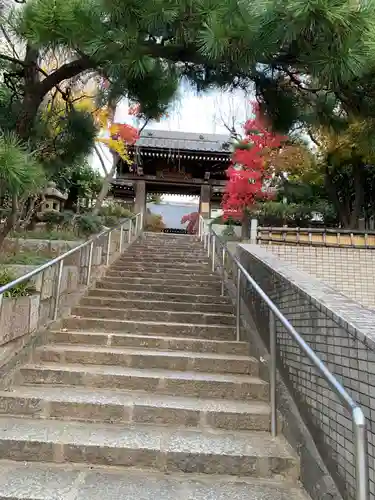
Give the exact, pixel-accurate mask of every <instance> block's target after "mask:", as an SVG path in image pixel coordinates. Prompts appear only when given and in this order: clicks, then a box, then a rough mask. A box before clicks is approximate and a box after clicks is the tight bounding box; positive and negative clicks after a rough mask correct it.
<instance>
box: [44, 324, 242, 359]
mask: <svg viewBox="0 0 375 500" xmlns="http://www.w3.org/2000/svg"><path fill="white" fill-rule="evenodd" d="M48 340H49V341H50V342H51V343H57V344H83V345H97V346H100V345H101V346H119V347H143V348H150V349H159V350H162V351H166V350H170V351H176V350H177V351H190V352H207V353H208V352H211V353H217V354H239V355H245V354H247V353H248V349H249V346H248V344H247V343H246V342H229V341H223V340H204V339H194V338H191V339H190V338H181V337H163V336H151V335H136V334H126V333H106V332H78V331H68V330H63V331H50V332H48Z"/></svg>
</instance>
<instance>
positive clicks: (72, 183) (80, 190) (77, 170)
mask: <svg viewBox="0 0 375 500" xmlns="http://www.w3.org/2000/svg"><path fill="white" fill-rule="evenodd" d="M52 180H53V181H55V182H56V184H57V187H58V189H60V190H61V191H63V192H69V194H70V197H72V198H74V201H77V200H78V198H81V199H90V198H95V197H96V196H97V195H98V193H99V192H100V189H101V187H102V184H103V177H102V176H101V175H100V173H99V172H98V171H97V170H94V169H93V168H92V167H91V165H89V164H88V163H87V162H79V163H73V164H68V165H65V167H64V168H63V169H61V170H60V171H58V172H55V173H54V175H53V177H52Z"/></svg>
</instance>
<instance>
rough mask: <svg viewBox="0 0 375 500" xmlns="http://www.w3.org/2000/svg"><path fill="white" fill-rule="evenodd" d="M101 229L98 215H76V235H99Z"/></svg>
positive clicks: (100, 219) (100, 220)
mask: <svg viewBox="0 0 375 500" xmlns="http://www.w3.org/2000/svg"><path fill="white" fill-rule="evenodd" d="M102 227H103V224H102V218H101V217H100V216H99V215H92V214H83V215H78V216H77V217H76V219H75V228H76V231H77V233H78V234H82V235H84V236H90V235H92V234H96V233H99V232H100V230H101V229H102Z"/></svg>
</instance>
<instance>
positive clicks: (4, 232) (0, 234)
mask: <svg viewBox="0 0 375 500" xmlns="http://www.w3.org/2000/svg"><path fill="white" fill-rule="evenodd" d="M17 220H18V196H17V195H16V194H13V195H12V211H11V213H10V214H9V215H8V217H7V219H6V221H5V224H4V225H3V227H2V228H1V231H0V248H1V247H2V246H3V244H4V241H5V238H6V237H7V236H8V234H9V233H10V232H11V231H12V229H13V228H14V227H15V225H16V223H17Z"/></svg>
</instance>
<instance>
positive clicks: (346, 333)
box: [237, 245, 375, 500]
mask: <svg viewBox="0 0 375 500" xmlns="http://www.w3.org/2000/svg"><path fill="white" fill-rule="evenodd" d="M237 252H238V255H239V258H240V260H241V262H242V264H243V265H244V267H245V268H246V269H247V270H248V271H249V272H250V273H251V275H252V276H253V277H254V279H255V280H256V281H257V282H258V284H259V285H260V286H261V287H262V288H263V290H264V291H265V292H266V293H267V294H268V295H269V296H270V297H271V299H272V300H273V301H274V302H275V304H276V305H277V306H278V308H279V309H280V310H281V312H282V313H283V314H284V315H285V316H286V317H287V318H288V319H289V320H290V321H291V323H292V324H293V326H294V327H295V328H296V330H297V331H298V332H299V334H300V335H301V336H302V337H303V339H304V340H305V341H306V342H307V343H308V344H309V345H310V346H311V347H312V348H313V349H314V351H315V352H316V353H317V355H318V356H319V357H320V359H321V360H322V361H323V362H324V363H325V364H326V365H327V367H328V368H329V370H330V371H331V372H332V373H333V374H334V375H335V376H337V378H338V379H339V380H340V381H341V383H342V384H343V385H344V387H345V388H346V389H347V391H348V392H349V393H350V394H351V396H352V397H353V399H354V400H356V401H357V402H358V403H359V404H360V405H361V406H362V408H363V410H364V413H365V416H366V419H367V423H368V453H369V465H370V498H374V497H375V471H374V468H375V313H373V312H372V311H370V310H368V309H364V308H362V307H361V306H359V305H358V304H357V303H356V302H354V301H352V300H350V299H349V298H347V297H345V296H344V295H341V294H339V293H337V292H336V291H335V290H334V289H333V288H331V287H329V286H328V285H326V284H325V283H323V282H322V281H320V280H318V279H315V278H313V277H311V276H309V275H308V274H306V273H305V272H302V271H300V270H297V269H296V268H294V266H291V265H290V264H288V263H286V262H283V261H282V260H280V259H279V258H277V257H276V256H275V255H273V254H272V253H271V252H269V251H267V250H265V249H264V248H261V247H260V246H259V245H239V246H238V249H237ZM242 288H243V290H242V297H243V298H244V302H245V304H246V306H247V308H248V309H249V310H250V312H251V314H252V321H253V323H254V325H255V327H256V329H257V331H258V333H259V334H260V336H261V337H262V339H263V341H264V343H265V344H266V345H269V340H268V339H269V325H268V311H267V308H266V307H265V305H264V303H262V301H261V300H260V299H259V298H258V296H257V295H255V294H254V291H253V290H252V289H251V288H249V287H248V286H247V285H246V284H242ZM277 342H278V356H279V358H278V366H279V370H280V373H282V375H283V379H284V382H285V383H286V384H287V386H288V387H289V389H290V391H291V393H292V395H293V397H294V400H295V401H296V402H297V405H298V409H299V411H300V414H301V415H302V417H303V419H304V422H305V423H306V425H307V428H308V429H309V431H310V433H311V435H312V436H313V438H314V441H315V444H316V446H317V449H318V450H319V452H320V455H321V457H322V458H323V460H324V463H325V465H326V466H327V468H328V470H329V472H330V474H331V476H332V477H333V478H334V480H335V482H336V484H337V485H338V487H339V489H340V491H341V494H342V496H343V498H344V499H346V500H353V499H355V490H356V483H355V468H354V465H355V462H354V443H353V431H352V424H351V419H350V415H349V413H348V412H347V411H346V410H345V409H344V407H343V406H342V404H341V402H340V401H339V399H338V398H337V397H336V395H335V394H334V393H333V391H332V390H331V389H330V387H329V386H328V384H327V383H326V381H325V380H324V379H323V378H322V377H321V376H320V374H319V373H318V372H317V371H316V369H315V367H314V366H313V365H312V363H311V362H310V361H309V359H308V358H307V357H306V356H305V355H304V354H303V352H302V351H301V350H300V349H299V347H298V346H297V344H296V343H295V341H294V340H293V339H292V338H291V337H290V335H289V334H288V333H287V332H286V331H285V329H284V328H283V327H282V326H281V325H280V324H277ZM284 432H285V435H286V437H287V438H288V440H289V441H290V442H291V444H292V445H293V446H294V447H295V448H296V449H297V450H299V453H300V455H301V456H303V453H304V449H303V446H301V442H299V441H298V436H297V434H298V433H296V432H295V430H294V429H293V426H288V421H286V426H285V430H284ZM303 468H304V463H303V460H302V480H303V481H304V484H305V486H306V487H307V489H308V490H309V491H313V490H314V485H313V484H309V481H310V479H309V470H307V471H306V470H305V471H303ZM315 493H316V491H315ZM313 498H326V497H325V496H324V497H320V496H319V494H318V493H316V494H314V495H313ZM330 498H331V497H330Z"/></svg>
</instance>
